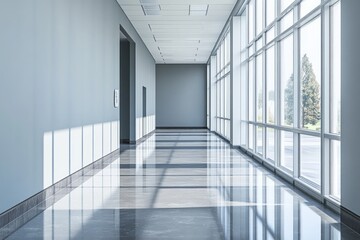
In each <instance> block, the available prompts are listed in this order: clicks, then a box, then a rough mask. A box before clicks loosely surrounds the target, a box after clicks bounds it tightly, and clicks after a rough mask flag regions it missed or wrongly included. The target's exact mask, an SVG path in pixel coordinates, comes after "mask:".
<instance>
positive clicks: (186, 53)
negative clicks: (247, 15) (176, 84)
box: [117, 0, 237, 63]
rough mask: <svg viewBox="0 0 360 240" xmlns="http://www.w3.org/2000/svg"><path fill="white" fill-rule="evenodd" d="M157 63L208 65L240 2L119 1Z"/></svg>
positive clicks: (186, 0) (192, 0) (182, 0)
mask: <svg viewBox="0 0 360 240" xmlns="http://www.w3.org/2000/svg"><path fill="white" fill-rule="evenodd" d="M117 1H118V3H119V4H120V6H121V8H122V9H123V10H124V12H125V13H126V15H127V16H128V18H129V19H130V21H131V22H132V24H133V25H134V27H135V28H136V30H137V32H138V33H139V34H140V36H141V38H142V39H143V41H144V42H145V44H146V46H147V47H148V49H149V50H150V52H151V54H152V55H153V57H154V59H155V60H156V62H157V63H206V62H207V60H208V58H209V56H210V54H211V51H212V49H213V47H214V45H215V43H216V41H217V39H218V37H219V35H220V33H221V31H222V29H223V27H224V25H225V23H226V20H227V19H228V17H229V15H230V13H231V11H232V10H233V8H234V6H235V3H236V2H237V0H117Z"/></svg>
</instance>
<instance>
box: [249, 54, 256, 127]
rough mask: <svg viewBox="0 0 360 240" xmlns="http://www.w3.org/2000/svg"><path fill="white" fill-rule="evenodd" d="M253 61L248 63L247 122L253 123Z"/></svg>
mask: <svg viewBox="0 0 360 240" xmlns="http://www.w3.org/2000/svg"><path fill="white" fill-rule="evenodd" d="M254 84H255V79H254V60H253V59H252V60H251V61H250V62H249V121H254V110H255V104H254V90H255V88H254Z"/></svg>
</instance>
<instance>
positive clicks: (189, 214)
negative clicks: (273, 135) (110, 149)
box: [9, 130, 360, 240]
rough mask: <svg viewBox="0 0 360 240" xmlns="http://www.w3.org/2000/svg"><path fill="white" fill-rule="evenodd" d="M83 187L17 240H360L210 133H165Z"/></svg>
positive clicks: (45, 213) (123, 154) (127, 152)
mask: <svg viewBox="0 0 360 240" xmlns="http://www.w3.org/2000/svg"><path fill="white" fill-rule="evenodd" d="M78 181H81V184H80V186H78V187H69V188H68V189H65V190H64V191H65V194H64V193H62V197H61V198H60V199H59V200H58V201H57V202H56V203H55V204H53V205H51V206H50V207H48V208H47V209H46V210H45V211H43V212H42V213H41V214H39V215H38V216H36V217H35V218H33V219H32V220H31V221H29V222H28V223H27V224H25V225H24V226H23V227H21V228H20V229H18V230H17V231H16V232H14V233H13V234H12V235H10V237H9V239H146V240H151V239H154V240H159V239H186V240H189V239H190V240H192V239H194V240H201V239H204V240H205V239H206V240H211V239H268V240H269V239H311V240H317V239H360V236H359V235H357V234H355V233H354V232H352V231H351V230H350V229H348V228H347V227H345V226H343V225H342V224H341V223H339V217H338V215H337V214H335V213H333V212H332V211H329V210H327V209H325V208H324V207H323V206H322V205H320V204H318V203H316V202H314V201H313V200H311V199H310V198H309V197H307V196H305V195H303V194H301V193H299V192H298V191H296V190H295V189H293V188H292V187H291V186H289V185H288V184H286V183H284V182H282V181H280V180H279V179H278V178H277V177H275V176H274V175H273V174H272V173H270V172H268V171H267V170H265V169H264V168H263V167H261V166H260V165H259V164H257V163H256V162H254V161H252V160H251V159H249V157H247V156H245V155H243V154H242V153H240V152H239V151H237V150H234V149H231V148H230V147H229V145H228V144H227V143H225V142H224V141H223V140H221V139H220V138H219V137H217V136H215V135H214V134H212V133H209V132H208V131H206V130H158V131H157V133H156V134H154V135H153V136H152V137H150V138H149V139H148V140H146V141H145V142H143V143H142V144H140V145H138V146H137V147H134V146H133V147H124V149H122V151H121V154H120V155H119V158H118V159H116V160H115V161H114V162H113V163H112V164H110V165H109V166H107V167H106V168H104V169H102V170H100V171H96V173H95V174H91V173H90V174H89V176H85V177H83V178H81V179H79V180H78ZM77 185H79V184H77Z"/></svg>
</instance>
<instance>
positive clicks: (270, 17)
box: [265, 0, 276, 26]
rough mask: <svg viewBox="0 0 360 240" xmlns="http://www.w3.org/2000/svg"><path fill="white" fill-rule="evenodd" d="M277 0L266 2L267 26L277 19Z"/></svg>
mask: <svg viewBox="0 0 360 240" xmlns="http://www.w3.org/2000/svg"><path fill="white" fill-rule="evenodd" d="M275 1H276V0H267V1H265V2H266V26H269V24H270V23H272V22H273V21H274V19H275V6H276V2H275Z"/></svg>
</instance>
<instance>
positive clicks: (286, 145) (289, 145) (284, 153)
mask: <svg viewBox="0 0 360 240" xmlns="http://www.w3.org/2000/svg"><path fill="white" fill-rule="evenodd" d="M280 142H281V156H280V165H281V166H282V167H284V168H287V169H289V170H290V171H293V169H294V134H293V133H292V132H287V131H281V141H280Z"/></svg>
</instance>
